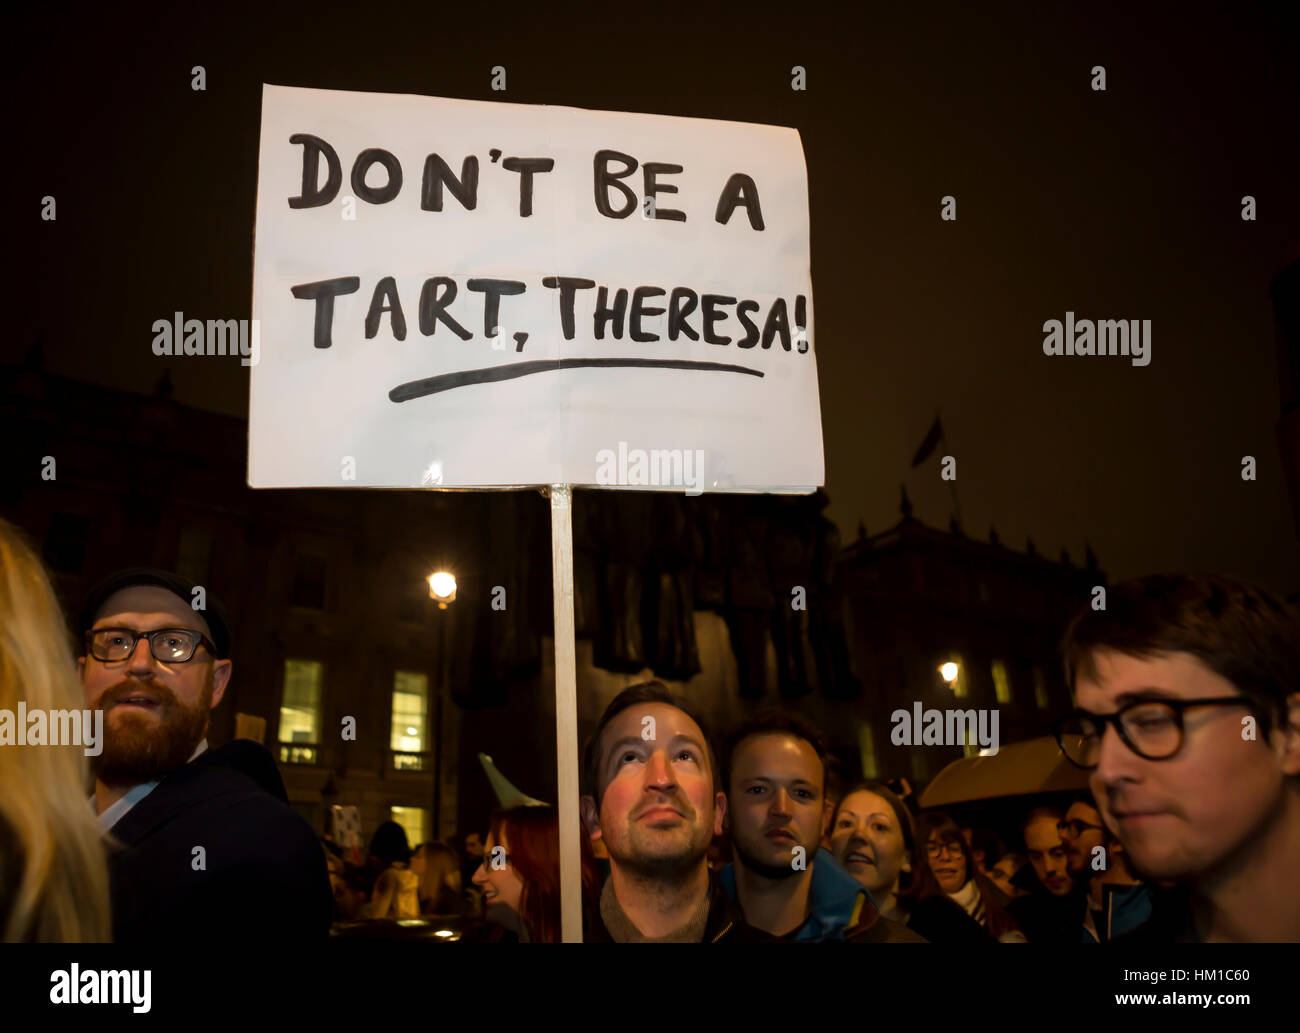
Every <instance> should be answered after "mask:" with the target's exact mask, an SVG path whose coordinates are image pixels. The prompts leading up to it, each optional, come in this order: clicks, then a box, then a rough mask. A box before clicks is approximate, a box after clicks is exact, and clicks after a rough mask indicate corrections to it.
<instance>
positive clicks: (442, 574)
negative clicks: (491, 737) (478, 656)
mask: <svg viewBox="0 0 1300 1033" xmlns="http://www.w3.org/2000/svg"><path fill="white" fill-rule="evenodd" d="M428 581H429V598H430V599H433V600H435V601H436V602H437V604H438V609H439V610H445V609H446V608H447V604H448V603H453V602H455V601H456V578H455V577H454V576H453V575H451V574H449V573H448V572H447V571H445V570H439V571H435V572H434V573H432V574H430V575H429V578H428ZM448 619H449V617H448V616H439V618H438V698H437V701H436V702H435V704H434V733H433V734H434V745H435V747H436V752H437V760H436V761H435V762H434V768H433V838H434V839H440V838H441V831H442V759H443V758H442V698H443V696H444V695H446V686H447V680H448V677H449V675H448V663H447V621H448Z"/></svg>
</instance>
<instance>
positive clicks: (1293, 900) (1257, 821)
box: [1056, 575, 1300, 942]
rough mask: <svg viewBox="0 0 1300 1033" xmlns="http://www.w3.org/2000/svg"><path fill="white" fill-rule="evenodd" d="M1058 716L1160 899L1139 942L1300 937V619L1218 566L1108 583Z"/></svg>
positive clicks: (1071, 660)
mask: <svg viewBox="0 0 1300 1033" xmlns="http://www.w3.org/2000/svg"><path fill="white" fill-rule="evenodd" d="M1064 654H1065V677H1066V682H1067V684H1068V685H1069V687H1070V690H1071V693H1072V695H1073V697H1074V701H1075V705H1076V707H1077V709H1076V710H1075V711H1073V712H1072V713H1070V714H1068V715H1066V716H1065V717H1064V718H1062V719H1061V721H1059V722H1058V724H1057V727H1056V736H1057V741H1058V743H1059V744H1060V746H1061V749H1062V751H1063V752H1064V754H1065V756H1066V757H1067V758H1068V759H1069V760H1070V761H1071V763H1073V764H1075V765H1077V766H1079V767H1081V768H1084V769H1086V770H1088V771H1090V772H1091V778H1090V783H1091V788H1092V793H1093V797H1094V799H1095V800H1096V802H1097V805H1098V808H1099V809H1100V812H1101V817H1102V820H1103V822H1104V823H1105V825H1106V827H1107V828H1108V829H1109V830H1110V831H1111V832H1112V833H1114V834H1115V835H1116V836H1117V837H1118V839H1119V840H1120V842H1121V843H1122V844H1123V846H1124V849H1125V850H1126V851H1127V853H1128V857H1129V860H1130V863H1131V865H1132V867H1133V869H1134V870H1135V872H1137V873H1138V874H1140V875H1142V876H1143V877H1145V878H1147V879H1150V880H1153V881H1156V882H1161V883H1172V884H1176V889H1175V890H1174V891H1173V892H1167V893H1161V894H1159V895H1157V897H1156V900H1155V902H1154V910H1153V913H1152V917H1151V919H1150V920H1149V921H1148V922H1146V923H1145V924H1144V925H1142V926H1141V927H1139V929H1137V930H1136V931H1135V932H1134V933H1132V934H1130V937H1122V938H1121V939H1122V940H1127V939H1130V938H1136V939H1140V940H1149V941H1160V940H1192V941H1228V942H1259V941H1291V942H1294V941H1300V881H1297V879H1296V876H1295V873H1296V866H1297V863H1298V862H1300V688H1298V686H1300V619H1298V618H1297V615H1296V613H1295V611H1294V610H1292V609H1289V608H1288V607H1287V605H1286V603H1284V602H1283V601H1282V600H1281V599H1280V598H1278V597H1276V596H1274V595H1272V594H1270V593H1268V592H1266V591H1263V590H1261V589H1258V588H1255V587H1252V586H1250V585H1246V584H1243V583H1241V582H1238V581H1233V580H1230V579H1228V578H1222V577H1197V576H1184V575H1158V576H1152V577H1146V578H1140V579H1137V580H1134V581H1128V582H1124V583H1122V584H1119V585H1116V586H1114V587H1112V588H1110V589H1109V590H1108V591H1107V598H1106V600H1105V608H1104V609H1100V610H1092V609H1088V610H1085V611H1084V612H1083V613H1082V614H1081V615H1080V616H1079V617H1077V618H1076V619H1075V621H1074V623H1073V624H1072V625H1071V627H1070V629H1069V631H1068V632H1067V633H1066V637H1065V642H1064Z"/></svg>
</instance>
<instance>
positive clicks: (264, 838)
mask: <svg viewBox="0 0 1300 1033" xmlns="http://www.w3.org/2000/svg"><path fill="white" fill-rule="evenodd" d="M107 838H108V842H109V879H110V886H111V893H112V904H113V939H114V940H115V941H117V942H120V943H131V942H154V943H160V942H162V943H165V942H169V941H170V940H172V939H177V940H180V941H181V942H185V941H194V940H199V939H203V940H213V939H216V940H230V939H235V938H239V939H243V940H246V941H247V942H250V943H254V942H259V941H265V940H267V939H275V940H286V939H304V938H312V937H325V936H326V935H328V933H329V927H330V916H331V913H332V905H333V894H332V893H331V891H330V882H329V872H328V869H327V868H326V865H325V853H324V851H323V850H322V848H321V845H320V841H319V840H318V839H317V838H316V835H315V834H314V833H313V832H312V830H311V827H310V826H309V825H308V824H307V823H306V822H305V821H303V820H302V818H300V817H299V816H298V815H297V814H295V813H294V812H293V811H292V810H290V809H289V806H288V803H287V798H286V794H285V791H284V783H283V781H282V780H281V779H280V775H279V772H278V771H277V769H276V767H275V762H274V761H273V760H272V758H271V754H270V753H269V752H268V751H267V750H266V749H265V748H264V747H262V746H260V745H258V744H257V743H254V742H250V741H248V740H235V741H233V742H230V743H228V744H226V745H225V746H223V747H220V748H219V749H216V750H208V751H206V752H204V753H202V754H200V756H199V757H198V758H197V759H196V760H193V761H191V762H190V763H188V764H186V765H185V766H184V767H181V768H179V769H177V770H176V771H174V772H172V773H171V774H170V775H168V776H167V777H166V778H164V779H163V780H162V781H161V782H160V783H159V784H158V785H157V786H156V787H155V788H154V789H153V791H152V792H151V793H149V795H148V796H146V797H145V798H144V799H143V800H141V801H140V802H139V803H137V804H136V805H135V806H134V807H132V808H131V810H130V811H128V812H127V813H126V815H125V816H124V817H123V818H122V819H121V820H120V821H119V822H118V823H117V824H116V825H114V826H113V828H112V829H111V830H110V832H109V834H108V837H107ZM200 846H201V847H203V850H204V853H205V854H206V858H205V864H206V868H205V869H203V870H195V864H196V862H195V861H194V857H195V850H194V848H195V847H200Z"/></svg>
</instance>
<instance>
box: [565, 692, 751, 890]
mask: <svg viewBox="0 0 1300 1033" xmlns="http://www.w3.org/2000/svg"><path fill="white" fill-rule="evenodd" d="M645 718H651V719H652V720H651V721H645V720H644V719H645ZM651 733H653V738H649V737H646V738H643V735H644V736H649V735H650V734H651ZM599 751H600V758H601V759H600V767H599V774H598V786H597V788H598V790H599V787H600V786H603V787H604V794H603V796H602V797H601V798H600V800H599V801H597V800H594V799H593V798H592V797H590V796H586V797H583V800H582V815H583V821H584V822H585V823H586V825H587V830H588V833H589V834H590V835H591V836H592V838H593V839H594V838H597V837H599V838H601V839H603V840H604V842H605V847H606V849H607V850H608V851H609V857H610V864H611V865H612V866H616V867H617V866H626V867H628V868H635V869H638V870H640V871H642V872H645V873H649V874H657V875H667V876H684V875H687V874H689V873H690V871H691V870H693V869H694V868H696V867H701V866H703V865H704V864H705V855H706V854H707V853H708V849H709V841H710V840H711V839H712V838H713V836H715V835H721V834H722V821H723V816H724V815H725V814H726V809H727V798H726V795H725V794H724V793H721V792H717V793H715V792H714V790H713V773H712V772H711V771H710V770H709V755H708V751H707V749H706V747H705V744H704V735H703V733H702V732H701V731H700V728H699V726H698V725H697V724H696V723H695V722H694V721H693V720H692V719H691V718H690V717H688V716H687V715H686V714H684V713H682V712H681V711H680V710H678V709H677V708H676V707H673V706H669V705H668V704H666V703H645V704H639V705H635V706H631V707H628V708H627V709H626V710H624V711H623V712H622V713H620V714H617V715H615V717H614V718H613V720H611V721H610V723H609V724H608V725H606V726H605V729H604V731H603V732H602V733H601V736H600V743H599Z"/></svg>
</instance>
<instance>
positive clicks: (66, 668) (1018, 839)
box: [0, 521, 1300, 943]
mask: <svg viewBox="0 0 1300 1033" xmlns="http://www.w3.org/2000/svg"><path fill="white" fill-rule="evenodd" d="M195 587H196V586H194V585H192V584H190V583H189V582H187V581H185V580H184V579H183V578H180V577H178V576H177V575H174V574H169V573H166V572H161V571H151V570H144V569H140V568H135V569H132V570H126V571H122V572H119V573H118V574H115V575H113V576H112V577H110V578H108V579H106V580H105V581H104V582H102V583H101V584H100V585H98V586H96V587H95V588H94V589H93V590H92V591H91V593H90V595H89V597H88V598H87V599H86V601H85V604H84V606H83V608H82V610H81V613H80V615H79V617H80V622H81V627H80V628H79V629H78V631H79V632H80V633H81V650H80V655H79V656H74V654H73V651H72V650H71V649H70V648H69V645H68V636H67V632H66V625H65V623H64V619H63V617H62V614H61V611H60V608H59V605H58V602H57V599H56V597H55V594H54V592H53V590H52V588H51V586H50V583H49V579H48V576H47V575H46V573H45V571H44V570H43V568H42V566H41V564H40V561H39V560H38V559H37V558H36V556H35V554H34V553H33V552H32V550H31V549H30V547H29V546H28V545H27V544H26V543H25V542H24V541H23V539H22V537H21V535H20V534H19V533H18V532H17V531H16V530H15V529H14V528H12V527H11V526H10V525H8V524H6V523H4V522H3V521H0V635H2V639H0V712H3V711H8V712H10V713H15V712H17V710H18V706H19V704H20V703H21V704H23V706H24V707H25V708H26V709H28V710H38V709H42V708H44V709H45V710H46V711H48V712H50V713H53V712H55V711H61V710H71V709H74V708H82V707H84V708H88V709H90V710H93V711H98V712H103V717H104V725H103V742H102V750H101V751H100V752H99V753H98V755H95V756H92V757H89V758H86V757H85V756H84V755H83V751H82V750H81V749H79V748H75V747H70V746H66V745H62V746H52V745H47V746H32V745H25V746H17V745H12V744H8V743H5V744H4V745H0V785H3V786H4V792H3V794H0V928H2V929H3V936H4V939H5V940H6V941H58V942H74V941H95V940H106V939H110V938H111V939H113V940H115V941H119V942H143V941H152V942H168V939H169V938H170V937H180V938H182V939H183V938H185V937H186V936H198V935H202V936H204V937H206V938H208V939H213V938H218V939H220V938H224V937H232V938H233V937H243V936H250V935H252V936H263V937H278V938H282V939H287V938H298V939H309V938H313V937H323V936H325V935H326V934H327V933H328V931H329V929H330V928H331V926H332V925H334V924H336V923H338V922H341V921H345V920H372V921H391V920H394V919H398V920H400V919H410V918H417V917H419V916H422V915H432V916H458V917H460V918H463V919H464V920H465V921H464V924H463V926H462V927H461V928H462V932H461V935H460V938H461V939H463V940H467V941H480V942H502V941H519V942H557V941H559V940H560V939H561V921H560V861H559V855H560V849H559V840H560V834H559V832H560V830H559V827H558V816H557V809H556V808H554V807H551V806H547V805H538V804H537V803H536V802H530V803H529V804H528V805H519V806H509V807H503V808H501V809H499V810H497V811H496V812H495V813H493V814H492V815H491V818H490V822H489V823H488V826H487V828H486V829H485V830H484V832H485V835H482V836H480V835H479V834H478V833H477V832H472V833H470V834H469V835H467V836H466V837H465V838H464V840H463V841H462V842H459V843H458V844H457V849H453V848H452V847H450V846H448V845H445V844H441V843H434V842H428V843H419V844H415V845H414V846H413V845H412V844H410V843H409V842H408V840H407V837H406V834H405V832H404V831H403V829H402V827H401V826H399V825H397V824H396V823H394V822H386V823H384V824H383V825H381V826H380V827H379V828H378V829H376V830H375V831H374V833H373V836H372V838H371V841H370V846H369V851H368V856H367V859H366V861H365V863H364V864H349V863H348V862H347V861H346V860H345V859H344V858H343V856H342V854H341V852H340V851H339V850H337V849H336V848H333V847H332V845H331V844H329V843H327V842H323V841H322V839H321V838H320V837H318V836H317V835H316V833H315V832H314V831H313V830H312V829H311V828H310V827H309V826H308V825H307V823H306V822H304V821H303V820H302V819H301V818H299V817H298V816H297V815H296V814H295V813H294V812H293V811H292V810H291V809H290V808H289V807H288V806H287V797H286V794H285V790H284V784H283V781H282V779H281V778H280V775H279V772H278V770H277V768H276V765H275V763H274V762H273V759H272V758H271V755H270V753H269V752H268V751H267V750H265V749H264V748H263V747H262V746H260V745H259V744H257V743H253V742H250V741H247V740H239V739H236V740H233V741H232V742H230V743H227V744H225V745H224V746H221V747H218V748H215V749H209V748H208V745H207V739H206V736H207V731H208V727H209V715H210V712H211V710H212V708H213V707H215V706H216V705H218V704H219V703H220V701H221V698H222V696H223V695H224V694H225V691H226V688H227V687H228V685H229V683H230V679H231V671H232V661H231V659H230V651H231V641H230V630H229V628H230V625H229V622H228V620H227V618H226V615H225V613H224V611H223V610H222V608H221V607H220V605H219V604H217V603H215V601H214V600H211V599H209V600H208V604H207V605H206V606H204V607H201V608H199V609H195V608H194V606H193V605H192V601H193V599H194V598H195V596H194V592H193V590H194V588H195ZM1063 656H1064V662H1065V671H1066V677H1067V681H1068V685H1069V689H1070V692H1071V695H1072V699H1073V703H1074V706H1075V709H1074V710H1072V711H1071V712H1070V713H1069V714H1067V715H1066V716H1065V717H1063V718H1062V719H1061V721H1060V722H1059V723H1058V725H1057V741H1058V743H1059V745H1060V748H1061V750H1062V752H1063V753H1064V755H1065V757H1066V758H1068V760H1069V761H1070V762H1071V763H1073V764H1075V765H1076V766H1078V767H1080V768H1083V769H1085V770H1087V771H1089V772H1090V774H1089V786H1090V791H1089V792H1086V793H1081V794H1079V795H1078V796H1077V798H1075V799H1073V800H1072V801H1070V802H1069V803H1068V806H1066V807H1064V808H1056V807H1052V806H1044V805H1042V804H1040V803H1036V802H1033V801H1031V803H1030V804H1027V805H1026V812H1025V814H1024V815H1023V820H1022V821H1021V822H1020V827H1019V829H1018V832H1017V835H1015V836H1012V837H1008V838H1009V839H1010V842H1003V839H1002V838H1001V837H1000V836H999V834H998V832H996V831H995V830H993V829H991V828H987V827H982V826H980V825H976V826H974V827H972V826H970V825H968V824H964V823H961V822H959V821H957V820H954V816H952V815H949V814H946V813H942V812H937V811H929V810H917V809H916V801H915V796H914V794H912V793H911V791H910V787H908V786H907V784H906V782H905V780H901V779H900V780H896V781H893V782H884V781H862V782H858V783H855V784H850V785H847V786H840V785H838V784H837V780H836V779H835V778H833V777H832V776H831V774H830V770H829V765H828V762H829V753H828V749H827V745H826V742H825V740H824V739H823V736H822V735H821V733H820V731H819V730H818V729H817V728H816V727H814V726H813V725H811V724H810V723H809V722H808V721H807V720H806V719H805V718H804V717H802V716H800V715H798V714H795V713H791V712H787V711H782V710H775V709H774V710H764V711H761V712H758V713H754V714H752V715H750V716H749V717H748V718H746V719H745V720H744V721H743V722H742V723H741V724H740V725H739V727H737V728H735V729H732V730H731V734H730V735H728V736H727V737H726V739H725V741H720V742H718V743H716V744H715V742H714V740H713V739H712V737H711V735H710V733H709V730H708V729H707V728H706V726H705V724H704V722H703V721H702V720H701V718H700V716H699V715H698V714H697V713H696V712H695V710H694V708H693V707H692V705H691V703H690V702H689V701H688V700H686V699H684V698H682V697H680V696H678V695H675V694H674V693H673V692H671V691H670V690H669V689H668V688H667V687H666V686H665V685H663V684H662V683H660V682H656V681H651V682H644V683H641V684H638V685H634V686H631V687H630V688H627V689H625V690H624V691H622V692H621V693H619V694H618V695H617V696H616V697H615V698H614V699H613V700H612V701H611V702H610V703H609V705H608V706H607V707H606V709H605V711H604V713H603V714H602V716H601V718H600V720H599V722H598V724H597V726H596V728H595V730H594V732H593V734H592V735H591V736H590V738H589V739H588V741H587V743H586V745H585V747H584V751H583V756H582V758H581V762H582V779H583V788H582V792H583V795H582V798H581V800H580V802H579V810H580V814H581V821H582V830H581V834H580V835H579V843H580V854H581V856H580V882H581V887H580V891H581V892H580V896H581V902H582V910H581V916H582V935H583V939H585V940H587V941H594V942H609V941H613V942H620V943H622V942H701V941H702V942H768V941H783V940H788V941H794V942H860V943H905V942H926V941H929V942H938V943H944V942H949V943H956V942H961V943H974V942H1002V943H1014V942H1028V943H1071V942H1108V941H1125V942H1174V941H1236V942H1254V941H1296V940H1300V885H1298V884H1297V882H1296V880H1295V877H1294V873H1295V867H1296V863H1297V861H1300V688H1298V687H1297V684H1298V682H1297V679H1298V678H1300V676H1298V675H1297V672H1298V671H1300V632H1298V622H1297V616H1296V614H1295V613H1294V611H1293V610H1291V609H1290V608H1288V606H1287V605H1286V604H1285V603H1284V602H1283V601H1281V600H1280V599H1278V598H1277V597H1275V596H1273V595H1271V594H1270V593H1268V592H1266V591H1263V590H1260V589H1258V588H1255V587H1252V586H1249V585H1245V584H1242V583H1240V582H1236V581H1232V580H1229V579H1226V578H1220V577H1196V576H1181V575H1178V576H1153V577H1147V578H1141V579H1136V580H1133V581H1129V582H1125V583H1122V584H1120V585H1116V586H1113V587H1112V588H1111V589H1110V590H1109V591H1108V602H1107V605H1106V607H1105V608H1104V609H1094V608H1093V607H1092V606H1088V607H1086V608H1085V609H1083V611H1082V612H1081V613H1080V614H1079V616H1078V617H1077V618H1076V619H1075V621H1074V622H1073V623H1072V625H1071V626H1070V628H1069V630H1068V632H1067V634H1066V637H1065V641H1064V643H1063ZM87 764H88V765H89V766H88V767H87ZM88 787H89V788H88ZM88 791H89V800H88V799H87V792H88ZM958 817H960V815H958ZM1002 831H1003V833H1004V834H1005V831H1006V830H1005V829H1003V830H1002Z"/></svg>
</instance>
